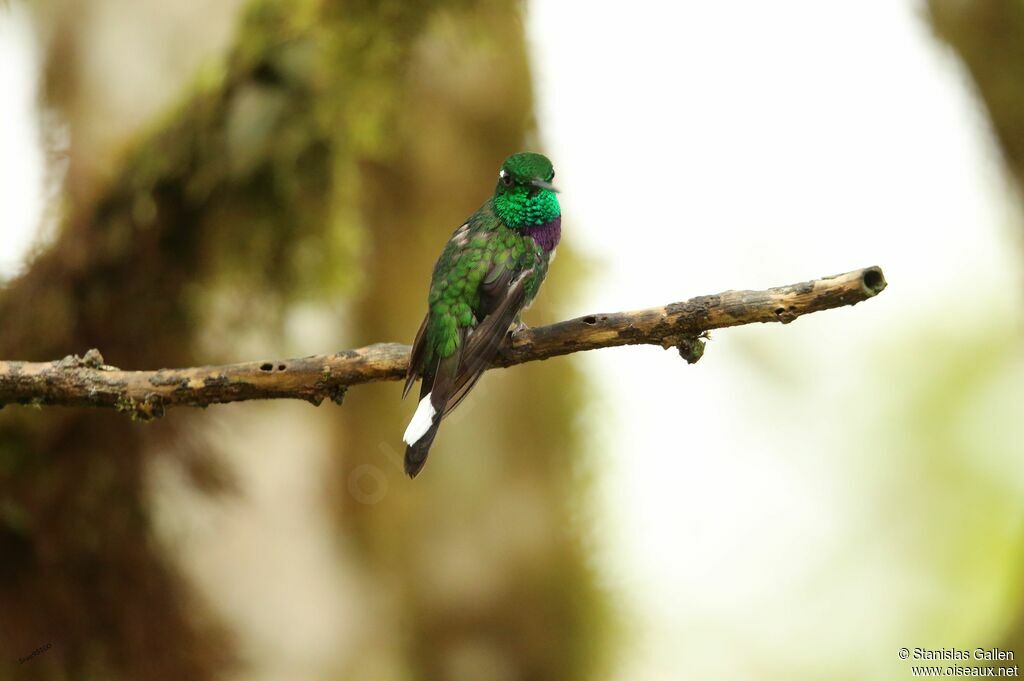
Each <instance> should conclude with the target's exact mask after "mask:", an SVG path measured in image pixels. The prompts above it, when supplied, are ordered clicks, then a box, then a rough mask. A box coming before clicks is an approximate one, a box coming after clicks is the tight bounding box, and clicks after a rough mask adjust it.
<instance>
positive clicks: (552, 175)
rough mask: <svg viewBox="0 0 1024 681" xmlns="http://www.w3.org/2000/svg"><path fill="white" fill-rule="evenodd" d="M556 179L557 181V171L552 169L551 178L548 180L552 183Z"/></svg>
mask: <svg viewBox="0 0 1024 681" xmlns="http://www.w3.org/2000/svg"><path fill="white" fill-rule="evenodd" d="M554 179H555V169H554V168H552V169H551V176H550V177H549V178H548V182H551V181H552V180H554Z"/></svg>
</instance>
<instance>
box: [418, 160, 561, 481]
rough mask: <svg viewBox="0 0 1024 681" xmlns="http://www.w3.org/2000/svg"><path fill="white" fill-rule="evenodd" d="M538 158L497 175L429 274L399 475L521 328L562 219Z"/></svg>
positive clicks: (423, 455) (549, 174)
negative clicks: (414, 400) (416, 386)
mask: <svg viewBox="0 0 1024 681" xmlns="http://www.w3.org/2000/svg"><path fill="white" fill-rule="evenodd" d="M554 179H555V169H554V167H552V165H551V161H549V160H548V159H547V158H546V157H545V156H542V155H541V154H535V153H530V152H523V153H518V154H513V155H511V156H509V157H508V158H507V159H505V162H504V163H502V165H501V169H500V170H499V171H498V182H497V185H496V186H495V188H494V195H493V196H491V198H489V199H488V200H487V201H486V202H485V203H484V205H482V206H481V207H480V209H479V210H477V211H476V212H475V213H473V214H472V215H471V216H470V217H469V218H468V219H467V220H466V221H465V222H464V223H462V225H461V226H460V227H459V228H458V229H456V230H455V232H454V233H453V234H452V236H451V238H450V239H449V240H448V243H447V244H446V245H445V247H444V250H443V251H441V257H439V258H438V260H437V263H436V264H435V265H434V273H433V276H432V277H431V280H430V292H429V293H428V295H427V314H426V316H425V317H424V318H423V323H422V324H421V325H420V329H419V332H418V333H417V334H416V340H415V341H413V345H412V354H411V355H410V358H409V368H408V370H407V372H406V376H405V390H404V391H403V393H402V397H403V398H405V396H406V395H408V394H409V391H410V390H411V389H412V385H413V383H415V382H416V380H417V379H422V383H421V386H420V402H419V406H418V407H417V408H416V413H415V414H414V415H413V417H412V420H411V421H410V422H409V427H408V428H407V429H406V431H405V436H404V438H403V439H404V440H405V443H406V445H408V446H407V447H406V449H405V472H406V474H407V475H408V476H409V477H410V478H415V477H416V474H417V473H419V472H420V470H421V469H422V468H423V465H424V464H425V463H426V461H427V454H428V453H429V452H430V446H431V444H433V442H434V438H435V437H436V436H437V429H438V427H439V426H440V425H441V419H442V418H444V417H445V416H447V415H448V414H449V413H451V411H452V410H453V409H455V407H457V406H458V405H459V404H460V403H461V402H462V400H464V399H465V398H466V395H468V394H469V391H470V390H472V389H473V386H474V385H476V382H477V381H478V380H479V379H480V376H481V375H483V373H484V371H486V370H487V368H488V367H489V366H490V364H491V362H492V361H493V360H494V358H495V356H496V355H497V354H498V350H499V349H500V347H501V344H502V342H503V341H504V340H505V336H506V334H507V333H508V332H509V331H510V330H512V328H513V327H514V326H515V327H516V328H519V327H520V326H521V324H522V322H521V321H520V314H521V313H522V312H523V310H525V309H526V308H527V307H529V305H530V303H531V302H533V299H534V297H535V296H536V295H537V291H538V290H539V289H540V285H541V283H542V282H543V281H544V277H545V276H546V275H547V273H548V266H549V265H550V264H551V261H552V260H554V259H555V248H556V247H557V246H558V242H559V240H560V239H561V235H562V212H561V208H560V207H559V205H558V197H557V196H556V193H557V191H558V190H556V189H555V188H554V187H553V186H552V184H551V182H552V181H553V180H554Z"/></svg>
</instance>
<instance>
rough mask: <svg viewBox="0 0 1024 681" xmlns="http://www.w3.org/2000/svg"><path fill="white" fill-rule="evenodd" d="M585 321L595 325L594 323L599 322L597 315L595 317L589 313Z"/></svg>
mask: <svg viewBox="0 0 1024 681" xmlns="http://www.w3.org/2000/svg"><path fill="white" fill-rule="evenodd" d="M583 323H584V324H589V325H590V326H593V325H594V324H597V317H595V316H594V315H587V316H586V317H584V318H583Z"/></svg>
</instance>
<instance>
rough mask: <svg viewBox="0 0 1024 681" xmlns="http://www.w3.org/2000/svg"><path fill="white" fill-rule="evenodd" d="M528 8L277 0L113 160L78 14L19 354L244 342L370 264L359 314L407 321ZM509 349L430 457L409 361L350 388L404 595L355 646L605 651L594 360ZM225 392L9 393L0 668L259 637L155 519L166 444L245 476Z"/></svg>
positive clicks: (207, 466)
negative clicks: (210, 435) (591, 419)
mask: <svg viewBox="0 0 1024 681" xmlns="http://www.w3.org/2000/svg"><path fill="white" fill-rule="evenodd" d="M60 4H61V3H59V2H56V0H54V3H53V5H57V6H59V5H60ZM40 7H46V5H45V3H43V4H41V5H40ZM51 8H52V5H51ZM520 12H521V7H520V6H519V5H518V4H517V3H507V2H498V1H497V0H478V1H472V0H435V1H433V2H416V3H401V2H371V1H369V0H367V1H363V2H360V1H356V0H352V1H349V2H320V1H318V0H296V1H295V2H272V1H269V0H260V1H257V2H254V3H253V4H252V5H251V6H250V7H249V8H248V10H247V11H246V13H245V17H244V20H243V21H242V22H241V25H240V28H239V30H238V33H237V36H236V39H235V44H234V47H233V48H232V50H231V52H230V56H229V57H228V59H227V60H226V66H225V68H224V69H223V70H221V71H218V72H207V73H205V75H204V76H203V77H202V78H200V79H199V80H198V81H197V82H196V84H195V85H194V87H193V89H192V92H191V93H189V94H188V95H187V96H186V97H184V98H183V99H182V100H181V104H180V105H179V106H177V107H176V108H175V109H174V111H173V112H172V113H171V115H169V116H168V117H165V118H163V119H162V122H161V123H160V124H159V125H157V126H156V127H155V128H153V130H154V131H153V132H151V133H150V134H148V135H146V136H145V137H143V138H142V139H140V140H138V141H137V142H136V143H135V144H133V145H132V146H131V148H132V149H133V151H131V152H130V153H128V154H127V155H125V156H123V159H122V160H121V161H120V162H119V163H118V164H117V165H116V167H115V169H114V171H113V172H112V173H111V174H110V176H109V177H106V176H100V177H96V176H89V172H90V170H89V163H88V162H87V159H83V158H81V157H80V156H79V155H77V147H76V143H75V142H76V117H75V111H76V110H77V108H78V106H79V104H80V102H79V99H80V98H84V97H87V96H88V94H89V93H87V92H83V88H81V87H78V86H76V82H75V76H74V74H75V70H74V68H73V65H74V64H75V63H76V59H77V58H78V57H79V56H80V53H79V50H80V49H81V47H82V44H83V43H84V42H86V41H87V40H88V36H81V35H78V34H76V33H75V32H74V25H73V22H71V26H70V27H69V26H68V24H67V23H62V24H61V25H62V26H63V27H64V28H63V29H62V30H61V31H55V32H54V35H55V36H56V37H54V38H53V40H52V41H51V44H50V46H49V53H48V57H47V59H48V62H47V69H46V74H47V76H46V101H47V103H48V105H49V106H50V107H52V108H54V109H55V110H56V111H57V112H58V114H59V115H60V116H61V118H62V120H64V121H65V122H66V124H67V125H68V127H69V129H70V133H71V134H70V139H71V148H70V162H69V166H68V167H69V170H68V177H67V180H66V184H65V200H66V202H67V208H66V215H65V217H64V218H63V219H62V220H61V221H60V225H59V229H58V231H57V233H56V236H55V239H54V242H53V243H52V245H50V246H49V247H48V248H47V249H46V250H45V252H44V253H43V254H42V255H40V256H39V257H37V258H36V259H35V260H34V261H33V262H32V263H31V264H30V267H29V269H28V270H27V271H26V273H25V274H24V275H22V276H21V277H19V278H18V279H16V280H14V281H12V282H10V283H9V284H8V285H6V286H5V287H4V288H3V289H2V290H0V319H2V320H3V327H2V330H0V356H3V357H5V358H17V359H33V360H38V359H43V358H52V357H54V356H61V355H64V354H68V353H75V352H77V353H82V352H84V351H85V350H86V349H87V348H89V347H98V348H100V349H101V350H102V351H103V352H104V354H105V356H106V358H107V360H108V361H109V362H111V363H115V364H117V365H119V366H122V367H125V368H142V367H157V366H176V365H188V364H193V363H197V362H208V361H223V360H227V359H241V358H240V357H237V356H235V354H234V351H235V347H234V346H235V343H232V342H231V341H232V340H233V339H236V338H238V337H240V336H243V335H244V334H246V333H248V332H252V331H253V330H254V329H255V330H257V331H263V332H265V331H266V330H268V329H274V328H279V327H280V324H281V319H282V313H283V312H284V311H285V310H286V308H287V306H288V303H289V302H290V301H291V300H294V299H295V298H296V297H298V296H302V297H303V298H304V299H307V300H308V299H310V298H312V297H316V298H318V299H321V300H322V299H324V297H325V296H333V297H337V296H351V295H352V294H353V292H354V291H357V292H358V296H357V298H356V300H357V302H356V303H355V308H354V311H353V314H352V316H351V319H350V320H349V322H350V324H351V327H352V329H354V331H353V332H352V340H353V341H364V340H366V341H369V340H374V341H376V340H395V339H409V338H411V336H412V334H413V333H414V332H415V329H416V327H417V324H418V322H419V318H418V317H419V315H420V314H421V311H422V304H423V297H424V295H425V290H426V283H427V281H428V278H429V272H430V263H431V262H432V259H433V257H435V256H436V254H437V252H438V251H439V249H440V247H441V245H442V244H443V242H444V240H445V239H446V238H447V236H448V234H449V232H450V230H451V229H453V228H454V227H456V226H457V225H458V224H459V221H460V220H461V219H462V218H464V217H465V216H466V215H468V213H469V212H471V211H472V210H473V209H475V207H476V205H478V204H479V203H480V202H481V201H482V200H483V198H484V197H485V196H486V195H487V193H488V192H489V191H490V190H491V188H492V187H493V183H494V178H495V172H496V170H497V167H498V164H499V163H500V160H501V159H502V157H503V156H504V155H505V154H507V153H510V152H512V151H516V150H518V149H520V148H521V147H523V146H524V140H525V138H526V133H527V130H528V128H529V125H530V121H531V114H530V107H531V102H530V89H529V74H528V70H527V66H526V56H525V49H524V37H523V31H522V25H521V17H520ZM57 15H59V13H57V14H56V15H55V14H53V13H52V12H51V13H49V14H47V13H46V12H45V11H40V14H39V16H40V17H43V18H41V19H40V20H41V21H46V20H47V19H46V17H49V18H50V20H52V19H53V17H54V16H57ZM556 162H557V160H556ZM570 224H571V223H570ZM554 269H555V271H556V274H555V275H554V276H553V277H552V278H551V280H550V281H549V282H548V284H547V285H546V290H545V291H544V293H542V296H541V298H542V301H541V305H545V304H550V301H553V300H556V299H558V298H561V299H562V300H564V299H565V297H566V296H567V295H569V291H571V288H572V287H571V285H570V281H571V280H572V278H573V277H572V276H571V274H574V272H573V265H572V259H571V257H570V258H566V257H565V256H563V258H560V259H559V262H558V265H557V266H556V267H555V268H554ZM559 271H561V272H562V273H563V274H557V272H559ZM224 300H228V301H232V302H233V304H229V305H224V304H222V303H223V301H224ZM543 314H544V308H543V307H540V308H539V309H538V310H535V311H534V312H532V313H531V315H532V319H534V320H537V319H538V317H542V316H543ZM210 338H215V339H218V341H219V344H218V345H217V346H216V347H215V348H214V349H210V347H209V345H210V344H209V340H208V339H210ZM224 339H227V342H224ZM326 349H327V348H324V350H326ZM508 374H509V375H507V376H502V377H501V378H500V379H498V380H485V381H484V383H483V384H482V385H481V388H479V389H478V392H479V393H480V394H479V395H475V396H474V398H473V399H471V400H470V401H469V402H467V404H466V405H464V406H463V407H462V411H463V412H464V413H465V414H466V416H465V417H464V418H463V419H457V418H453V419H452V421H451V423H449V424H448V425H447V426H446V428H445V430H444V431H443V432H445V434H443V435H442V436H441V439H440V441H439V443H438V446H437V447H436V448H435V452H434V454H433V459H434V460H433V461H432V462H431V466H430V467H429V468H428V471H427V474H426V475H425V477H422V478H421V479H419V480H417V483H416V484H415V485H413V484H411V483H409V482H408V481H406V480H405V479H404V478H403V477H402V476H401V474H400V470H399V468H398V467H397V466H396V465H394V464H393V463H392V462H391V461H390V459H388V458H387V456H386V455H385V454H382V452H384V451H388V448H391V447H393V448H394V449H395V450H397V447H398V445H399V440H400V434H401V432H402V429H403V428H404V423H403V418H404V417H405V416H406V413H405V412H406V411H408V409H407V407H408V406H409V405H406V407H401V406H400V403H399V402H398V399H397V398H398V389H397V388H396V387H395V386H390V387H388V386H375V387H373V388H368V389H367V390H366V391H360V394H359V395H358V396H355V395H354V396H353V397H352V398H350V400H349V401H348V403H347V404H346V406H345V407H344V408H342V409H341V410H339V411H335V412H332V413H331V414H330V417H332V418H337V419H338V422H339V426H338V438H339V442H340V443H341V445H342V447H343V454H344V455H343V459H342V461H341V462H340V463H339V468H338V476H337V485H336V487H337V494H336V499H337V504H338V505H337V518H338V521H339V528H340V537H341V543H342V544H343V545H346V546H347V545H354V546H355V547H356V549H355V554H356V556H357V557H358V559H359V561H360V562H361V564H363V565H365V567H366V570H365V572H366V580H367V586H368V588H370V589H371V590H374V591H375V592H380V593H385V592H390V591H394V592H396V593H398V594H399V595H400V596H401V598H400V599H399V600H398V601H397V602H396V601H388V603H387V604H386V607H381V608H379V609H377V608H375V609H373V610H372V611H369V612H366V613H360V614H359V615H358V617H356V620H357V621H362V622H364V624H365V626H363V627H361V628H360V631H359V632H357V634H356V636H357V637H359V638H361V639H364V640H365V643H366V644H367V646H368V647H367V648H365V649H364V651H361V654H360V655H359V656H358V657H357V658H356V659H353V660H349V661H345V662H343V663H342V665H341V666H343V667H346V668H349V669H351V670H352V671H353V672H358V671H361V670H362V671H369V672H370V673H373V670H378V671H379V670H380V669H381V668H384V669H388V668H390V669H395V670H400V671H396V672H395V673H394V678H424V679H447V678H453V679H456V678H474V679H481V680H482V679H487V678H503V679H516V678H521V679H546V678H550V679H555V678H558V679H564V678H584V677H586V678H590V677H591V676H592V674H591V673H590V672H591V671H592V670H593V669H594V668H595V666H594V664H595V661H597V660H599V659H600V657H601V656H600V655H597V654H595V651H594V647H595V646H596V644H597V641H598V637H597V635H598V633H599V629H600V622H601V617H600V615H601V612H602V609H601V600H600V598H599V596H598V594H597V592H596V590H595V587H594V581H593V579H592V577H591V575H590V572H589V569H588V567H587V564H586V561H585V558H584V552H583V548H582V546H581V544H580V540H579V539H578V538H577V537H578V536H579V534H578V533H577V532H576V531H575V529H576V528H575V527H574V524H573V523H574V506H573V504H574V502H575V501H577V500H578V499H579V498H580V494H579V491H578V483H579V482H580V478H581V475H580V474H579V471H578V465H579V459H578V456H577V452H578V449H579V445H578V441H577V438H576V437H575V435H574V429H573V422H574V413H575V411H576V409H577V407H578V406H579V388H578V387H577V386H578V384H579V382H578V379H576V377H575V376H574V372H573V370H572V369H571V365H570V364H569V363H568V362H560V363H557V364H551V365H550V366H537V367H523V368H521V369H517V370H516V371H515V373H514V374H513V373H512V372H508ZM492 384H493V385H494V389H493V390H491V389H490V386H491V385H492ZM474 402H476V404H474ZM243 408H244V407H243ZM204 418H205V416H204V415H203V414H188V413H172V414H169V415H168V416H167V417H166V418H165V419H163V420H162V421H161V422H159V423H157V424H154V425H148V426H141V425H139V424H133V423H130V422H128V421H127V420H126V419H124V418H123V417H119V415H116V414H96V413H93V412H89V413H85V412H80V411H77V410H68V411H62V412H53V411H48V412H45V413H43V412H32V411H29V410H25V409H10V410H5V412H3V413H0V577H2V580H0V678H40V679H65V678H86V679H88V678H113V679H126V680H127V679H132V680H136V679H207V678H218V677H221V676H223V672H225V671H226V670H228V669H230V668H231V667H233V666H236V665H235V655H234V654H233V649H232V646H231V643H230V641H231V636H230V633H229V631H228V629H227V627H226V626H224V624H223V623H218V622H216V621H215V618H213V617H211V616H210V615H209V613H208V612H207V610H208V608H206V607H204V606H203V605H202V604H201V603H197V598H196V597H195V595H194V594H192V593H191V591H190V588H189V587H188V585H187V584H186V583H185V582H184V580H183V579H181V578H180V577H179V576H178V574H177V569H176V566H175V563H174V561H173V560H172V559H170V557H168V556H167V555H165V553H164V552H163V550H162V549H161V546H160V543H159V541H158V540H157V538H156V537H155V536H154V534H153V529H152V523H151V517H150V516H151V512H150V509H149V507H148V498H147V493H146V484H147V479H146V476H147V470H148V466H149V463H150V462H151V460H152V457H154V456H157V455H160V456H177V457H178V458H179V460H180V462H181V464H182V465H183V466H184V467H185V468H186V469H187V470H188V471H189V472H190V473H192V476H193V479H194V481H195V482H196V484H197V485H199V486H200V487H201V488H203V489H208V490H210V491H217V490H221V489H224V488H225V484H226V483H227V482H229V481H225V479H224V476H223V474H222V472H221V471H220V470H219V469H218V467H217V465H216V462H215V461H213V460H212V459H211V452H210V451H209V450H210V447H209V446H208V445H207V444H205V443H202V442H201V441H197V440H198V438H197V437H193V436H190V435H189V434H190V433H192V432H193V431H195V430H196V428H197V425H198V424H200V423H201V422H202V421H203V420H204ZM470 443H472V445H470ZM361 465H372V466H377V467H379V472H381V473H382V475H383V476H384V477H383V480H384V481H385V483H386V484H388V485H389V489H390V492H388V494H386V495H384V496H383V498H382V499H381V502H380V503H376V504H369V503H365V502H366V501H367V500H368V497H367V495H366V494H365V493H364V492H363V491H361V489H360V487H359V485H360V484H363V483H365V482H366V480H362V479H360V477H359V475H358V474H357V475H353V473H354V472H356V473H358V472H359V471H362V472H365V471H367V470H368V469H367V468H365V467H362V468H360V466H361ZM379 481H380V479H379V478H377V477H374V478H373V480H372V481H371V482H379ZM509 519H510V520H511V521H512V522H511V523H510V522H508V520H509ZM241 569H244V566H243V567H241ZM388 590H390V591H388ZM46 643H52V648H51V649H50V650H48V651H47V652H46V653H45V654H43V655H41V656H39V657H38V658H36V659H33V660H32V661H31V662H29V663H26V664H25V665H17V662H16V660H17V659H18V658H19V657H22V656H25V655H27V654H29V653H30V652H31V651H32V650H34V649H35V648H37V647H39V646H41V645H44V644H46ZM375 652H379V653H380V656H375V655H374V653H375ZM408 668H411V669H413V670H415V671H413V672H409V671H408ZM375 678H378V679H383V678H389V677H388V676H387V675H386V674H385V675H378V676H376V677H375Z"/></svg>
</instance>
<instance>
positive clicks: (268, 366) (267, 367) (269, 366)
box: [260, 362, 274, 371]
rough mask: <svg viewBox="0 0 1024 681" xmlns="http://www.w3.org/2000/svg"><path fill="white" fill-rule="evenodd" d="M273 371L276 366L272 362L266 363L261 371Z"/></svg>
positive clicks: (262, 365) (261, 367) (261, 366)
mask: <svg viewBox="0 0 1024 681" xmlns="http://www.w3.org/2000/svg"><path fill="white" fill-rule="evenodd" d="M273 370H274V365H273V364H271V363H270V362H264V363H263V364H261V365H260V371H273Z"/></svg>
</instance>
